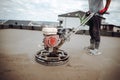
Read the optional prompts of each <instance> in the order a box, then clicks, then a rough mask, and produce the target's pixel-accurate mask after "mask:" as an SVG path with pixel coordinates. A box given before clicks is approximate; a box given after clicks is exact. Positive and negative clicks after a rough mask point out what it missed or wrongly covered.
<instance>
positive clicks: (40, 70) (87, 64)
mask: <svg viewBox="0 0 120 80" xmlns="http://www.w3.org/2000/svg"><path fill="white" fill-rule="evenodd" d="M42 39H43V35H42V32H40V31H30V30H16V29H4V30H0V80H120V38H115V37H103V36H102V37H101V46H100V50H101V52H102V54H101V55H99V56H91V55H89V54H87V52H86V51H85V50H84V49H83V48H84V47H85V46H87V45H89V39H90V37H89V36H86V35H74V36H73V37H72V38H71V40H70V41H69V42H66V43H65V44H64V45H63V46H62V47H61V49H63V50H65V51H66V52H67V53H68V54H69V55H70V60H69V62H68V63H67V64H65V65H61V66H44V65H41V64H39V63H37V62H36V61H35V60H34V59H35V58H34V55H35V54H36V53H37V52H38V51H39V50H40V49H42Z"/></svg>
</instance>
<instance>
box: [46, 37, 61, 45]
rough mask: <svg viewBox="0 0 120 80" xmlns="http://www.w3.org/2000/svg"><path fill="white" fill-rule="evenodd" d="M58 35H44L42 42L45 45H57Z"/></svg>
mask: <svg viewBox="0 0 120 80" xmlns="http://www.w3.org/2000/svg"><path fill="white" fill-rule="evenodd" d="M58 41H59V36H58V35H50V36H45V38H44V44H45V46H46V47H55V46H57V45H58Z"/></svg>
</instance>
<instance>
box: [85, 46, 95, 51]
mask: <svg viewBox="0 0 120 80" xmlns="http://www.w3.org/2000/svg"><path fill="white" fill-rule="evenodd" d="M93 49H94V48H93V47H91V46H87V47H84V50H87V51H89V50H93Z"/></svg>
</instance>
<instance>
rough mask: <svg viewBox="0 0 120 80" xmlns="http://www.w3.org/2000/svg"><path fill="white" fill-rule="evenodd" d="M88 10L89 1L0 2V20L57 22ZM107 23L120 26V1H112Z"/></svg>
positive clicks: (38, 0)
mask: <svg viewBox="0 0 120 80" xmlns="http://www.w3.org/2000/svg"><path fill="white" fill-rule="evenodd" d="M78 10H84V11H87V10H88V0H0V19H18V20H35V21H57V19H58V15H59V14H64V13H68V12H73V11H78ZM109 12H110V15H106V17H107V19H106V21H107V22H108V23H110V24H116V25H120V5H119V0H112V3H111V5H110V8H109Z"/></svg>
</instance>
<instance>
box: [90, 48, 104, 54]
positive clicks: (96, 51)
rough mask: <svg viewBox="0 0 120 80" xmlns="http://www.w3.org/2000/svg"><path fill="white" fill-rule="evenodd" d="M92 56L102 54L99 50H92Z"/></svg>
mask: <svg viewBox="0 0 120 80" xmlns="http://www.w3.org/2000/svg"><path fill="white" fill-rule="evenodd" d="M89 54H90V55H100V54H102V53H101V52H100V51H99V50H98V49H94V50H90V51H89Z"/></svg>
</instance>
